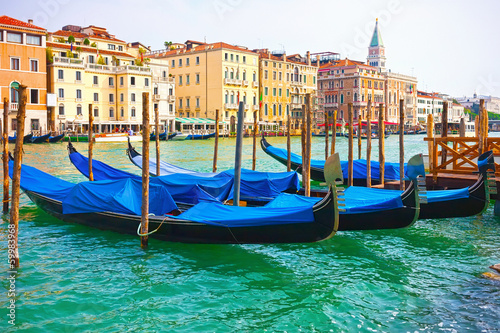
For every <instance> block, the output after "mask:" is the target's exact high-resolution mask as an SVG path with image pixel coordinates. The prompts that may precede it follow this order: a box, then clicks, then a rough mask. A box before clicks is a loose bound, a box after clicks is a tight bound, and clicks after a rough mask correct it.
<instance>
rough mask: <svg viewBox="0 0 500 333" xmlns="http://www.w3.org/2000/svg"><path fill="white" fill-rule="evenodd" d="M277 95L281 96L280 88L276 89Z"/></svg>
mask: <svg viewBox="0 0 500 333" xmlns="http://www.w3.org/2000/svg"><path fill="white" fill-rule="evenodd" d="M278 96H279V97H281V88H279V89H278Z"/></svg>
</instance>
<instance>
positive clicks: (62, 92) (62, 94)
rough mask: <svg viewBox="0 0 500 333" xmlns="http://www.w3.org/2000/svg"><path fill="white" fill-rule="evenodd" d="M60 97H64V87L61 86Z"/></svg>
mask: <svg viewBox="0 0 500 333" xmlns="http://www.w3.org/2000/svg"><path fill="white" fill-rule="evenodd" d="M59 98H61V99H63V98H64V89H63V88H59Z"/></svg>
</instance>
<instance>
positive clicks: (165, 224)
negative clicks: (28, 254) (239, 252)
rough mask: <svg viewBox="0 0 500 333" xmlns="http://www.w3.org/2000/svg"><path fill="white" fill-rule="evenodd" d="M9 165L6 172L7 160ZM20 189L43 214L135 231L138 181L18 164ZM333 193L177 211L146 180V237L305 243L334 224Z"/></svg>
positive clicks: (200, 205) (330, 232)
mask: <svg viewBox="0 0 500 333" xmlns="http://www.w3.org/2000/svg"><path fill="white" fill-rule="evenodd" d="M10 163H11V166H10V168H9V170H10V173H11V176H12V169H13V162H12V161H11V162H10ZM21 188H22V189H23V191H24V192H25V193H26V194H27V195H28V197H29V198H30V199H31V200H32V201H33V202H34V203H35V204H36V205H37V206H38V207H40V208H41V209H43V210H44V211H46V212H47V213H49V214H51V215H53V216H55V217H57V218H59V219H61V220H63V221H66V222H70V223H79V224H83V225H87V226H90V227H96V228H99V229H104V230H111V231H116V232H120V233H125V234H131V235H135V234H139V226H140V223H141V216H140V215H141V211H140V207H141V198H142V194H141V189H142V185H141V181H140V180H136V179H130V178H127V179H121V180H115V181H94V182H83V183H79V184H72V183H69V182H66V181H64V180H62V179H59V178H57V177H54V176H51V175H49V174H46V173H44V172H42V171H40V170H38V169H36V168H33V167H30V166H27V165H23V166H22V168H21ZM335 193H336V192H335V191H334V190H332V191H330V192H329V193H328V194H327V195H326V197H325V198H323V199H322V200H321V201H319V202H317V203H311V202H308V201H305V200H301V198H300V197H297V196H293V195H289V194H284V195H285V196H288V197H286V198H283V197H282V198H281V201H283V200H285V201H287V202H288V204H287V206H286V207H273V206H268V207H267V206H266V207H238V206H226V205H223V204H220V203H217V202H206V201H205V202H200V203H198V204H196V205H194V206H193V207H191V208H189V209H187V210H185V211H182V210H181V209H179V207H178V206H177V205H176V204H175V202H174V201H173V199H172V197H171V196H170V194H169V193H168V192H167V191H166V189H165V188H164V187H161V186H159V185H152V184H150V192H149V195H150V216H149V230H153V232H152V233H151V234H150V237H152V238H156V239H160V240H164V241H171V242H183V243H215V244H243V243H306V242H318V241H322V240H325V239H328V238H330V237H332V236H333V235H334V234H335V232H336V230H337V228H338V209H337V201H336V194H335Z"/></svg>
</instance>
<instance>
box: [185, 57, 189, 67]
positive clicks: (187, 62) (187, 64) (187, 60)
mask: <svg viewBox="0 0 500 333" xmlns="http://www.w3.org/2000/svg"><path fill="white" fill-rule="evenodd" d="M186 66H189V58H186Z"/></svg>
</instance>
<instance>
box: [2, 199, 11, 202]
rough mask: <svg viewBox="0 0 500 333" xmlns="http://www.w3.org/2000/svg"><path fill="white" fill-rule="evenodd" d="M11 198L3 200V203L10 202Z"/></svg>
mask: <svg viewBox="0 0 500 333" xmlns="http://www.w3.org/2000/svg"><path fill="white" fill-rule="evenodd" d="M10 200H11V199H7V200H5V199H4V200H2V203H6V202H10Z"/></svg>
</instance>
